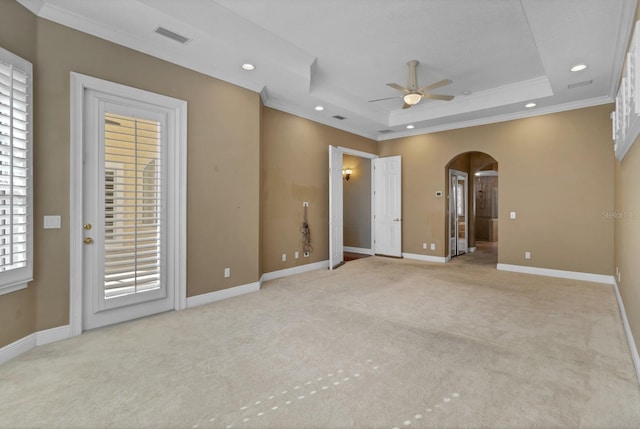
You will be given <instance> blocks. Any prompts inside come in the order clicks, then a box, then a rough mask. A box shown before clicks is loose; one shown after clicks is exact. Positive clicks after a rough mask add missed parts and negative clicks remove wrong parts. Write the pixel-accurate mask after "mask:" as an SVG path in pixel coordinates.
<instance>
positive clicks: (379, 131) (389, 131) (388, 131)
mask: <svg viewBox="0 0 640 429" xmlns="http://www.w3.org/2000/svg"><path fill="white" fill-rule="evenodd" d="M392 132H393V130H378V133H379V134H389V133H392Z"/></svg>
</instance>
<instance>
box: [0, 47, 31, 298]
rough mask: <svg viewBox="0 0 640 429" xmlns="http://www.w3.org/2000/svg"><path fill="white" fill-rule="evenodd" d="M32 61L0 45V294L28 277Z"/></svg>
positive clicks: (29, 269)
mask: <svg viewBox="0 0 640 429" xmlns="http://www.w3.org/2000/svg"><path fill="white" fill-rule="evenodd" d="M31 101H32V65H31V63H30V62H28V61H26V60H24V59H22V58H20V57H18V56H16V55H14V54H12V53H11V52H9V51H7V50H4V49H2V48H0V295H1V294H5V293H8V292H13V291H15V290H19V289H23V288H25V287H27V283H28V282H29V281H31V280H32V278H33V257H32V255H33V204H32V191H31V189H32V175H31V156H32V154H31V146H32V116H31V112H32V106H31V104H32V103H31Z"/></svg>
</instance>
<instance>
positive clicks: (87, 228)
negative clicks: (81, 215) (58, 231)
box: [83, 223, 91, 231]
mask: <svg viewBox="0 0 640 429" xmlns="http://www.w3.org/2000/svg"><path fill="white" fill-rule="evenodd" d="M83 228H84V229H86V230H87V231H88V230H90V229H91V224H90V223H85V224H84V226H83Z"/></svg>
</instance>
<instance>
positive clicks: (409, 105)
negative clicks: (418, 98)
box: [402, 103, 413, 109]
mask: <svg viewBox="0 0 640 429" xmlns="http://www.w3.org/2000/svg"><path fill="white" fill-rule="evenodd" d="M411 106H413V104H407V103H404V105H403V106H402V108H403V109H408V108H409V107H411Z"/></svg>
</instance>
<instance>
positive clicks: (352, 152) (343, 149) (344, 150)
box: [329, 146, 402, 269]
mask: <svg viewBox="0 0 640 429" xmlns="http://www.w3.org/2000/svg"><path fill="white" fill-rule="evenodd" d="M337 149H338V150H339V151H341V152H342V154H347V155H353V156H358V157H360V158H366V159H369V160H373V159H377V158H379V156H378V155H375V154H373V153H369V152H363V151H360V150H356V149H349V148H347V147H343V146H338V147H337ZM329 180H331V177H329ZM340 183H341V185H340V186H344V182H342V181H341V182H340ZM375 192H376V185H375V170H374V169H373V168H371V250H372V252H374V253H375V245H374V243H375V240H376V232H375ZM331 204H332V202H331V198H330V199H329V205H330V206H329V216H330V217H331V213H332V208H331ZM340 204H344V203H343V202H342V201H340ZM329 235H330V236H331V228H329ZM331 244H332V243H331V237H330V241H329V260H330V263H329V265H332V264H331V255H332V254H333V253H332V252H333V249H332V247H331ZM400 255H402V248H401V249H400ZM329 269H332V267H331V266H330V267H329Z"/></svg>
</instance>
